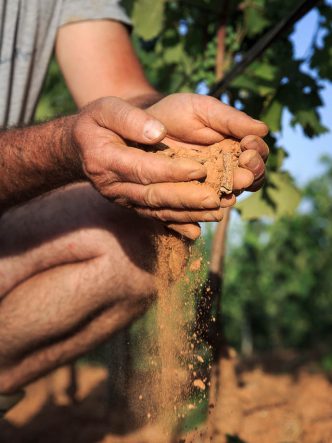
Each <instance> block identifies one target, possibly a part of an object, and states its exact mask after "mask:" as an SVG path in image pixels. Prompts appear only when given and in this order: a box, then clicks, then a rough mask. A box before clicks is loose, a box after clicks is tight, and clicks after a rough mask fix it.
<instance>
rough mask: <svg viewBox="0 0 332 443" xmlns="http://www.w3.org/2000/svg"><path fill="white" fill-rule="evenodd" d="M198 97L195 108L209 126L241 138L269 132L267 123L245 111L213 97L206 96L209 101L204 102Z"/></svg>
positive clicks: (263, 134)
mask: <svg viewBox="0 0 332 443" xmlns="http://www.w3.org/2000/svg"><path fill="white" fill-rule="evenodd" d="M198 97H199V96H198ZM198 97H195V101H196V102H197V103H196V106H195V109H196V112H197V113H198V116H199V118H200V119H201V120H203V121H204V123H205V125H206V126H207V127H208V128H211V129H213V130H215V131H217V132H219V133H221V134H224V135H229V136H232V137H235V138H240V139H241V138H243V137H245V136H247V135H248V134H253V135H256V136H259V137H264V136H265V135H266V134H267V133H268V127H267V126H266V125H265V123H263V122H261V121H259V120H255V119H253V118H251V117H249V115H247V114H245V113H244V112H242V111H238V110H237V109H235V108H233V107H231V106H228V105H225V104H224V103H221V102H220V101H219V100H217V99H214V98H213V97H205V99H208V100H209V102H207V101H206V104H203V101H202V99H200V98H198ZM199 101H200V102H201V105H200V104H199Z"/></svg>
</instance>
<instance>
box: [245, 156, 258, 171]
mask: <svg viewBox="0 0 332 443" xmlns="http://www.w3.org/2000/svg"><path fill="white" fill-rule="evenodd" d="M260 164H261V162H260V158H259V157H258V156H257V155H254V156H253V157H251V158H249V160H248V161H247V162H246V163H245V166H246V167H247V168H248V169H250V170H251V171H252V172H254V171H255V170H256V169H257V168H258V167H259V166H260Z"/></svg>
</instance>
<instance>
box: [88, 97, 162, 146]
mask: <svg viewBox="0 0 332 443" xmlns="http://www.w3.org/2000/svg"><path fill="white" fill-rule="evenodd" d="M90 106H91V107H92V109H90V115H91V116H92V118H93V119H94V120H95V121H96V122H97V124H98V125H100V126H102V127H104V128H106V129H110V130H111V131H113V132H115V133H116V134H118V135H120V136H121V137H123V138H125V139H127V140H132V141H135V142H138V143H144V144H154V143H158V142H159V141H160V140H162V139H163V138H164V137H165V135H166V128H165V126H164V125H163V124H162V123H161V122H160V121H159V120H157V119H155V118H154V117H151V116H150V115H149V114H147V113H146V112H145V111H143V110H142V109H140V108H136V107H135V106H133V105H131V104H129V103H127V102H126V101H124V100H122V99H120V98H118V97H105V98H102V99H99V100H98V101H97V102H94V103H93V104H92V105H90Z"/></svg>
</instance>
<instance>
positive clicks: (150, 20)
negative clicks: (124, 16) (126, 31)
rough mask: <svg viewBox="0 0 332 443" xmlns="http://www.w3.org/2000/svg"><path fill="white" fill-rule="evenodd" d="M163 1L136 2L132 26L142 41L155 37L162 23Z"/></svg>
mask: <svg viewBox="0 0 332 443" xmlns="http://www.w3.org/2000/svg"><path fill="white" fill-rule="evenodd" d="M164 9H165V0H137V1H136V2H135V4H134V8H133V16H132V20H133V25H134V28H135V32H136V34H137V35H138V36H139V37H141V38H142V39H143V40H152V39H153V38H155V37H157V36H158V35H159V34H160V33H161V31H162V29H163V23H164Z"/></svg>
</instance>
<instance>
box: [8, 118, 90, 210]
mask: <svg viewBox="0 0 332 443" xmlns="http://www.w3.org/2000/svg"><path fill="white" fill-rule="evenodd" d="M74 120H75V116H70V117H63V118H60V119H57V120H53V121H50V122H47V123H44V124H41V125H36V126H31V127H27V128H20V129H9V130H4V131H1V132H0V214H1V213H2V212H3V211H5V210H7V209H8V208H10V207H12V206H15V205H17V204H19V203H22V202H25V201H28V200H30V199H32V198H34V197H36V196H38V195H40V194H43V193H45V192H48V191H51V190H52V189H56V188H58V187H60V186H63V185H66V184H68V183H72V182H75V181H79V180H81V179H83V178H84V175H83V171H82V168H81V162H80V159H79V155H78V153H77V152H76V151H75V149H74V147H73V145H72V143H71V141H70V136H71V128H72V125H73V123H74Z"/></svg>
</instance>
